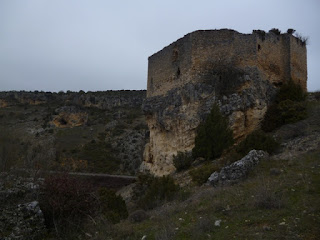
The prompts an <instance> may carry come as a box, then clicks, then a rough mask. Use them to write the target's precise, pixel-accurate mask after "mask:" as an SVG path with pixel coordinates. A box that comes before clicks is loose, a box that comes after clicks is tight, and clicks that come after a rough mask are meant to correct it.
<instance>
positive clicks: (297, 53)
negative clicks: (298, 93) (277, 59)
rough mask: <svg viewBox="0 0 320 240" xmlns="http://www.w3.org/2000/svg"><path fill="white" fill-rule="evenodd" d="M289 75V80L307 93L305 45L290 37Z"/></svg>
mask: <svg viewBox="0 0 320 240" xmlns="http://www.w3.org/2000/svg"><path fill="white" fill-rule="evenodd" d="M290 73H291V79H292V80H293V81H294V82H295V83H299V84H300V85H301V86H302V88H303V89H304V90H305V91H307V77H308V73H307V50H306V43H303V42H302V41H301V40H300V39H298V38H295V37H293V36H290Z"/></svg>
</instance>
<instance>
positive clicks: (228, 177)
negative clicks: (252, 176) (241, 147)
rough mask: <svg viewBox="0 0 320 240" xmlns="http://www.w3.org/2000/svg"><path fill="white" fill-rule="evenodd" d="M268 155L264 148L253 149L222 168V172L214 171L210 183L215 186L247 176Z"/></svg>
mask: <svg viewBox="0 0 320 240" xmlns="http://www.w3.org/2000/svg"><path fill="white" fill-rule="evenodd" d="M267 156H268V153H266V152H264V151H262V150H251V151H250V152H249V153H248V154H247V155H246V156H245V157H243V158H242V159H241V160H239V161H236V162H234V163H232V164H231V165H229V166H226V167H224V168H222V169H221V171H220V172H214V173H212V174H211V176H210V177H209V178H208V183H210V184H211V185H213V186H216V185H218V184H227V183H234V182H237V181H239V180H241V179H243V178H245V177H246V176H247V174H248V172H249V171H250V170H251V169H252V168H253V167H254V166H255V165H257V164H258V163H259V161H260V160H261V159H263V158H265V157H267Z"/></svg>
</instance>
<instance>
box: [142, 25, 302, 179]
mask: <svg viewBox="0 0 320 240" xmlns="http://www.w3.org/2000/svg"><path fill="white" fill-rule="evenodd" d="M306 59H307V57H306V46H305V43H304V42H303V41H301V40H300V39H298V38H296V37H294V36H293V35H292V34H287V33H286V34H279V33H276V32H269V33H265V32H264V31H260V30H257V31H253V33H252V34H241V33H238V32H236V31H234V30H228V29H222V30H206V31H195V32H192V33H189V34H187V35H185V36H184V37H183V38H181V39H178V40H177V41H176V42H174V43H172V44H170V45H169V46H167V47H165V48H164V49H162V50H161V51H159V52H157V53H155V54H154V55H152V56H150V57H149V65H148V86H147V99H146V102H145V104H144V107H143V109H144V112H145V115H146V120H147V123H148V126H149V129H150V142H149V143H148V144H147V145H146V148H145V154H144V162H143V164H142V169H144V170H149V171H150V172H151V173H153V174H155V175H166V174H170V173H171V172H173V171H174V170H175V168H174V166H173V164H172V157H173V155H174V154H176V153H177V152H178V151H182V152H184V151H191V150H192V148H193V147H194V138H195V129H196V127H197V126H198V125H199V124H200V123H201V122H202V121H204V119H205V118H206V116H207V115H208V113H209V112H210V110H211V107H212V105H213V104H214V103H217V104H218V105H219V106H220V110H221V112H222V113H223V114H224V115H225V116H227V117H228V118H229V124H230V127H231V129H232V130H233V133H234V137H235V139H236V140H239V139H242V138H243V137H245V136H246V135H247V134H249V133H250V132H252V131H253V130H255V129H257V128H259V125H260V122H261V120H262V119H263V117H264V114H265V112H266V110H267V107H268V105H269V104H270V103H271V102H272V100H273V98H274V95H275V93H276V88H277V87H279V86H281V85H282V84H283V83H284V82H286V81H288V80H290V79H292V80H293V81H294V82H296V83H298V84H300V85H301V86H302V88H303V89H305V90H306V82H307V61H306Z"/></svg>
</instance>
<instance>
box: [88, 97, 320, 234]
mask: <svg viewBox="0 0 320 240" xmlns="http://www.w3.org/2000/svg"><path fill="white" fill-rule="evenodd" d="M307 104H308V116H309V117H308V118H307V119H305V120H303V121H299V122H296V123H294V124H287V125H284V126H282V127H281V128H279V129H277V130H276V131H274V132H272V135H274V136H275V137H276V138H278V139H279V140H280V141H281V148H280V150H279V151H278V152H277V153H276V154H274V155H271V156H270V157H269V158H267V159H265V160H263V161H262V162H261V163H260V164H259V165H258V166H257V167H256V168H255V169H254V170H253V171H251V172H250V173H249V175H248V176H247V179H246V180H244V181H242V182H239V183H237V184H235V185H226V186H221V187H215V188H214V187H212V186H206V185H203V186H201V187H198V186H195V185H194V184H193V183H192V182H189V184H185V182H186V181H187V182H188V178H187V177H186V176H187V175H188V171H185V172H182V173H180V174H178V175H175V178H176V180H179V181H180V182H183V181H184V184H183V185H186V186H185V187H182V188H180V190H179V192H178V194H177V195H176V196H175V200H173V201H171V202H167V203H166V204H164V205H162V206H159V207H157V208H155V209H154V210H151V211H147V212H146V216H145V218H144V219H145V220H143V221H142V222H140V220H132V218H131V220H126V221H123V222H121V223H119V224H117V225H114V226H112V227H110V228H106V226H107V225H106V224H105V223H104V224H100V225H99V224H98V227H97V228H96V229H98V233H97V234H96V238H94V239H105V238H106V239H318V237H319V235H320V230H319V224H320V208H319V206H320V200H319V199H320V188H319V187H320V174H319V173H320V151H319V149H320V103H319V97H318V99H317V100H316V99H315V96H314V95H311V96H309V100H308V102H307ZM129 219H130V218H129ZM133 219H134V218H133ZM89 229H90V228H88V231H89ZM110 235H111V237H110ZM144 236H145V237H144ZM108 237H109V238H108Z"/></svg>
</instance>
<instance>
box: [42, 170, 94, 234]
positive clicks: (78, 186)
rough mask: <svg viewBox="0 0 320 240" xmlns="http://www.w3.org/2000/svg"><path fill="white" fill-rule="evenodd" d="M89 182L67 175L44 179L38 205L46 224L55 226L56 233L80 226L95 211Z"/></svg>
mask: <svg viewBox="0 0 320 240" xmlns="http://www.w3.org/2000/svg"><path fill="white" fill-rule="evenodd" d="M92 192H93V188H92V186H91V185H90V184H88V183H86V182H84V181H81V180H79V179H76V178H72V177H70V176H69V175H66V174H64V175H55V176H49V177H47V178H46V179H45V184H44V188H43V196H42V198H41V199H40V206H41V209H42V210H43V213H44V217H45V220H46V224H47V225H48V226H49V227H50V226H53V225H54V227H55V229H56V231H57V234H60V233H61V232H64V231H66V230H67V229H68V227H71V226H72V228H74V227H75V226H76V227H78V228H79V229H80V228H81V225H82V221H83V220H84V219H85V218H86V217H87V215H89V214H92V213H93V212H94V211H95V206H96V199H95V197H94V196H93V194H92Z"/></svg>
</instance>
